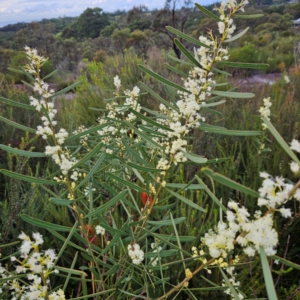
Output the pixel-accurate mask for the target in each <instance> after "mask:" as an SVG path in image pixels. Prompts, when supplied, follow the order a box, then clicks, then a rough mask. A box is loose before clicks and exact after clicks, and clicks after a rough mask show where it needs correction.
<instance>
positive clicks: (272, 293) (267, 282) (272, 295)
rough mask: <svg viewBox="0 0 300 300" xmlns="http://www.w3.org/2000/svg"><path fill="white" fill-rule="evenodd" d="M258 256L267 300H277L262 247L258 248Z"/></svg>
mask: <svg viewBox="0 0 300 300" xmlns="http://www.w3.org/2000/svg"><path fill="white" fill-rule="evenodd" d="M259 255H260V260H261V265H262V269H263V274H264V279H265V285H266V289H267V294H268V298H269V299H272V300H277V299H278V298H277V295H276V291H275V287H274V283H273V278H272V274H271V270H270V267H269V263H268V259H267V256H266V253H265V249H264V248H263V247H262V246H260V247H259Z"/></svg>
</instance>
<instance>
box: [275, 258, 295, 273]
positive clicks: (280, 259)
mask: <svg viewBox="0 0 300 300" xmlns="http://www.w3.org/2000/svg"><path fill="white" fill-rule="evenodd" d="M272 258H273V259H274V260H279V261H280V262H281V263H282V264H284V265H286V266H288V267H292V268H293V269H296V270H300V265H298V264H295V263H293V262H291V261H289V260H286V259H284V258H281V257H279V256H276V255H273V256H272Z"/></svg>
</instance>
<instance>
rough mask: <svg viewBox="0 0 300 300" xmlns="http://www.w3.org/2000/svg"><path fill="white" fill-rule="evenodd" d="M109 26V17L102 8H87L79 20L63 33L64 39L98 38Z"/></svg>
mask: <svg viewBox="0 0 300 300" xmlns="http://www.w3.org/2000/svg"><path fill="white" fill-rule="evenodd" d="M108 25H109V19H108V15H107V14H106V13H104V12H103V11H102V9H101V8H98V7H95V8H87V9H86V10H85V11H84V12H83V13H82V14H81V15H80V16H79V17H78V19H77V20H76V21H75V22H74V23H72V24H71V25H70V26H69V27H66V28H65V29H64V30H63V31H62V37H63V38H70V37H74V38H76V39H83V38H92V39H94V38H96V37H98V36H99V35H100V32H101V30H102V29H104V28H105V27H106V26H108Z"/></svg>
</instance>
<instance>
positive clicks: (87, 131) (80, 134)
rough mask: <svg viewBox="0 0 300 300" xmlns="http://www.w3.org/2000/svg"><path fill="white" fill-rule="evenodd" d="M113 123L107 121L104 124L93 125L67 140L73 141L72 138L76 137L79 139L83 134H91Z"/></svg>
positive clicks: (66, 140)
mask: <svg viewBox="0 0 300 300" xmlns="http://www.w3.org/2000/svg"><path fill="white" fill-rule="evenodd" d="M111 124H112V123H111V122H107V123H105V124H102V125H98V126H95V127H91V128H89V129H88V130H85V131H82V132H79V133H77V134H75V135H72V136H70V137H68V138H66V139H65V142H68V141H71V140H74V139H78V138H80V137H82V136H85V135H87V134H91V133H93V132H95V131H98V130H101V129H102V128H105V127H107V126H110V125H111Z"/></svg>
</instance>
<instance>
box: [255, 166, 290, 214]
mask: <svg viewBox="0 0 300 300" xmlns="http://www.w3.org/2000/svg"><path fill="white" fill-rule="evenodd" d="M260 177H262V178H264V180H263V183H262V187H261V188H260V189H259V190H258V191H259V196H260V197H259V198H258V202H257V204H258V205H259V206H266V207H267V208H273V209H275V208H277V207H279V206H281V205H283V204H285V203H286V202H287V201H288V200H289V198H290V196H289V192H290V191H291V190H292V189H293V187H294V185H293V184H290V183H286V182H284V179H283V178H282V177H275V178H273V177H272V176H271V175H270V174H268V173H266V172H261V173H260ZM282 211H284V210H282ZM282 215H283V217H285V218H287V217H290V216H291V212H290V210H288V211H286V212H285V213H282Z"/></svg>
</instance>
